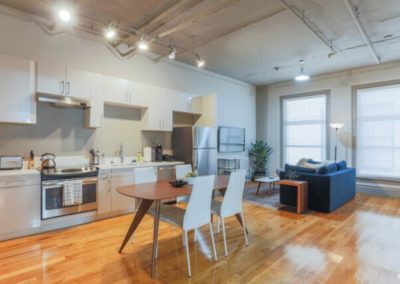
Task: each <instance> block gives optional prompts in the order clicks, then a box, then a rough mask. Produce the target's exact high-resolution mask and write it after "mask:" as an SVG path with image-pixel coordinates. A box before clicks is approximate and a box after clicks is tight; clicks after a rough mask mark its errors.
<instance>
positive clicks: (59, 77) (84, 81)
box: [37, 62, 91, 99]
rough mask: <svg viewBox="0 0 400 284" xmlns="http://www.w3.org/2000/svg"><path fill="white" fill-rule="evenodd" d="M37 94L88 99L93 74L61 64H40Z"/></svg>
mask: <svg viewBox="0 0 400 284" xmlns="http://www.w3.org/2000/svg"><path fill="white" fill-rule="evenodd" d="M37 70H38V72H37V76H38V78H37V92H38V93H45V94H53V95H60V96H71V97H76V98H83V99H88V98H89V97H90V76H91V73H89V72H86V71H81V70H76V69H73V68H67V67H66V66H64V65H62V64H60V65H57V64H53V63H46V62H39V63H38V68H37Z"/></svg>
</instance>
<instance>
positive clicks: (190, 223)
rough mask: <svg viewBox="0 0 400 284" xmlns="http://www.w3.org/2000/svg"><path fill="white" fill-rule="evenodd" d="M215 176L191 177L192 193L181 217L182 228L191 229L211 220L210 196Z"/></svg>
mask: <svg viewBox="0 0 400 284" xmlns="http://www.w3.org/2000/svg"><path fill="white" fill-rule="evenodd" d="M214 179H215V176H214V175H212V176H201V177H196V178H194V179H193V187H192V194H191V195H190V199H189V203H188V206H187V208H186V212H185V216H184V217H183V229H184V230H191V229H194V228H198V227H200V226H203V225H205V224H209V223H210V222H211V198H212V191H213V189H214Z"/></svg>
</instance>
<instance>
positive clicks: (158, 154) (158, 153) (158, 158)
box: [156, 144, 163, 162]
mask: <svg viewBox="0 0 400 284" xmlns="http://www.w3.org/2000/svg"><path fill="white" fill-rule="evenodd" d="M162 156H163V150H162V146H161V144H157V146H156V161H157V162H161V161H162Z"/></svg>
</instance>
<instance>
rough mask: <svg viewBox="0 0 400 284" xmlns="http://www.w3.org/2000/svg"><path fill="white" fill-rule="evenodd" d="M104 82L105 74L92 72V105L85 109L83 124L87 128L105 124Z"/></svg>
mask: <svg viewBox="0 0 400 284" xmlns="http://www.w3.org/2000/svg"><path fill="white" fill-rule="evenodd" d="M103 92H104V84H103V76H102V75H99V74H92V75H91V78H90V102H91V107H90V108H88V109H85V110H84V113H83V126H84V127H86V128H98V127H103V126H104V99H103Z"/></svg>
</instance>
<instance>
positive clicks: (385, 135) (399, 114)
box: [356, 84, 400, 179]
mask: <svg viewBox="0 0 400 284" xmlns="http://www.w3.org/2000/svg"><path fill="white" fill-rule="evenodd" d="M356 96H357V100H356V102H357V115H356V130H357V131H356V140H357V143H356V146H357V151H356V166H357V173H358V176H364V177H377V178H396V179H398V178H400V84H397V85H390V86H384V87H375V88H368V89H359V90H357V92H356Z"/></svg>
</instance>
